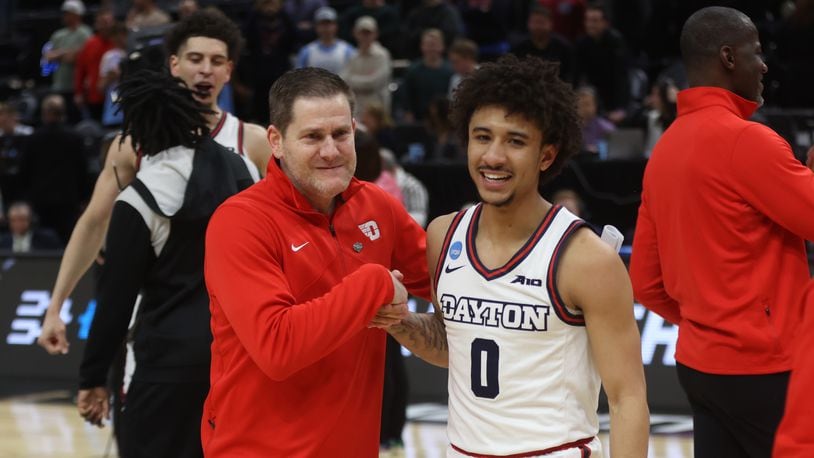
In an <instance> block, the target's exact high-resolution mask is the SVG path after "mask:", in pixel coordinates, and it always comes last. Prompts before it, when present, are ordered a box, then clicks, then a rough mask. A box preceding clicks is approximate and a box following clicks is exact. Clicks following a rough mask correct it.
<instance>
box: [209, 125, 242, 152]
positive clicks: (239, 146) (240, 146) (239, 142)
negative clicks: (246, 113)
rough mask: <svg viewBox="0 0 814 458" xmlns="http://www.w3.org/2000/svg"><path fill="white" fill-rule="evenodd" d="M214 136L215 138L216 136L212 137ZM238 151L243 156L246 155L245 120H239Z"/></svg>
mask: <svg viewBox="0 0 814 458" xmlns="http://www.w3.org/2000/svg"><path fill="white" fill-rule="evenodd" d="M212 138H215V137H212ZM237 152H238V154H240V155H241V156H244V154H243V121H238V122H237Z"/></svg>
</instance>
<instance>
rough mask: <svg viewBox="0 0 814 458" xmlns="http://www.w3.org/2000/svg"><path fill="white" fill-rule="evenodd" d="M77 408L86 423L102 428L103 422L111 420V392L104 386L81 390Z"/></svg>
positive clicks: (77, 398)
mask: <svg viewBox="0 0 814 458" xmlns="http://www.w3.org/2000/svg"><path fill="white" fill-rule="evenodd" d="M76 407H77V409H78V410H79V415H81V416H82V418H84V419H85V421H87V422H88V423H90V424H92V425H96V426H98V427H100V428H102V427H104V426H105V425H104V422H103V420H106V419H110V392H109V391H108V389H107V388H105V387H103V386H97V387H94V388H90V389H87V390H79V394H78V395H77V397H76Z"/></svg>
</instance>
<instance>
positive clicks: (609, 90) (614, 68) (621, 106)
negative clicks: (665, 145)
mask: <svg viewBox="0 0 814 458" xmlns="http://www.w3.org/2000/svg"><path fill="white" fill-rule="evenodd" d="M576 54H577V56H576V57H577V62H576V65H577V67H576V83H577V85H585V84H588V85H591V86H593V87H595V88H596V91H597V94H598V97H599V101H600V103H601V109H600V112H601V113H606V116H607V118H608V119H609V120H610V121H612V122H613V123H615V124H618V123H619V122H621V121H622V120H623V119H624V118H625V115H626V113H625V109H626V107H627V105H628V100H629V98H630V88H629V82H628V69H627V61H626V51H625V43H624V39H623V38H622V35H621V34H619V32H618V31H616V30H614V29H612V28H611V26H610V23H609V22H608V17H607V13H606V11H605V8H604V6H602V5H601V4H598V3H597V4H591V5H589V6H588V8H587V9H586V10H585V36H584V37H582V38H581V39H579V41H577V45H576Z"/></svg>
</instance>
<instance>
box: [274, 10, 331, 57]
mask: <svg viewBox="0 0 814 458" xmlns="http://www.w3.org/2000/svg"><path fill="white" fill-rule="evenodd" d="M323 6H328V2H327V0H285V2H284V3H283V9H284V10H285V12H286V14H288V17H289V18H290V19H291V21H292V22H293V23H294V26H295V27H296V30H297V38H296V41H295V45H294V47H295V49H299V48H300V47H302V46H304V45H305V44H306V43H309V42H311V41H313V40H314V38H316V34H315V33H314V14H316V12H317V10H318V9H320V8H322V7H323Z"/></svg>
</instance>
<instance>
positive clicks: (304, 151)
mask: <svg viewBox="0 0 814 458" xmlns="http://www.w3.org/2000/svg"><path fill="white" fill-rule="evenodd" d="M355 129H356V122H355V121H354V120H353V118H352V117H351V108H350V103H349V102H348V99H347V97H346V96H345V95H344V94H337V95H335V96H333V97H328V98H323V97H312V98H304V97H302V98H298V99H296V100H295V101H294V106H293V108H292V119H291V122H290V123H289V124H288V127H287V128H286V129H285V132H280V131H279V130H278V129H277V128H276V127H275V126H274V125H272V126H270V127H269V129H268V138H269V143H270V144H271V148H272V152H273V154H274V157H275V158H277V159H279V160H280V165H281V167H282V169H283V171H284V172H285V174H286V175H287V176H288V178H289V179H290V180H291V182H292V183H293V184H294V187H296V188H297V190H299V191H300V192H301V193H302V194H303V195H304V196H305V197H306V198H307V199H308V201H309V202H311V204H312V205H313V206H314V208H315V209H317V210H318V211H320V212H322V213H326V214H327V213H330V212H331V211H332V210H333V203H334V198H335V197H336V196H337V195H339V194H340V193H342V191H344V190H345V189H347V187H348V184H350V180H351V178H352V177H353V172H354V171H355V170H356V151H355V146H354V141H353V134H354V131H355Z"/></svg>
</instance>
